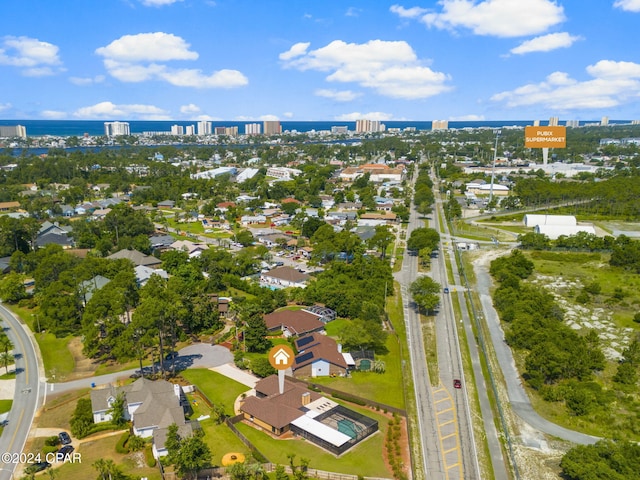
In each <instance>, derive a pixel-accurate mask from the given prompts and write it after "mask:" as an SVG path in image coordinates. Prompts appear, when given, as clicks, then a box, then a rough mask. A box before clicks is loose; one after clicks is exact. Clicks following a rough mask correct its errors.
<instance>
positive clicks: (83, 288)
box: [78, 275, 111, 306]
mask: <svg viewBox="0 0 640 480" xmlns="http://www.w3.org/2000/svg"><path fill="white" fill-rule="evenodd" d="M110 281H111V280H109V279H108V278H106V277H103V276H102V275H96V276H95V277H93V278H91V279H89V280H85V281H84V282H80V284H79V285H78V288H79V290H80V294H81V295H82V304H83V305H84V306H86V305H87V303H89V300H91V297H93V292H95V291H96V290H100V289H101V288H102V287H104V286H105V285H106V284H107V283H109V282H110Z"/></svg>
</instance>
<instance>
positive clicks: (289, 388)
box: [240, 375, 322, 428]
mask: <svg viewBox="0 0 640 480" xmlns="http://www.w3.org/2000/svg"><path fill="white" fill-rule="evenodd" d="M255 388H256V392H257V393H260V394H263V395H268V396H267V397H264V398H258V397H247V398H246V399H245V402H244V404H243V405H242V407H241V408H240V409H241V410H242V411H243V412H245V413H247V414H249V415H252V416H254V417H255V418H257V419H258V420H261V421H263V422H265V423H267V424H269V425H271V426H273V427H276V428H283V427H286V426H287V425H289V424H290V423H291V422H292V421H294V420H295V419H296V418H298V417H301V416H302V415H304V411H303V410H302V409H301V407H302V395H303V394H306V393H308V394H309V395H310V401H312V402H313V401H314V400H318V399H319V398H321V397H322V396H321V395H320V394H319V393H317V392H312V391H311V390H307V389H306V388H305V387H303V386H301V385H298V384H296V383H293V382H291V381H289V380H286V379H285V382H284V393H283V394H282V395H280V393H279V392H278V376H277V375H271V376H270V377H267V378H265V379H262V380H260V381H259V382H258V383H257V384H256V387H255Z"/></svg>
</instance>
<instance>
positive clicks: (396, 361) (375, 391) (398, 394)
mask: <svg viewBox="0 0 640 480" xmlns="http://www.w3.org/2000/svg"><path fill="white" fill-rule="evenodd" d="M389 304H390V305H391V307H393V306H394V305H395V302H394V300H393V297H390V300H389ZM391 307H390V308H391ZM394 314H396V315H397V313H394ZM400 315H401V312H400ZM401 318H402V317H400V319H401ZM348 323H349V320H345V319H336V320H334V321H333V322H329V323H328V324H327V325H326V327H325V329H326V331H327V335H329V336H332V337H336V338H337V337H338V336H339V335H340V331H341V330H342V329H343V328H344V327H345V326H346V325H347V324H348ZM394 323H395V322H394ZM386 345H387V349H388V353H387V354H385V355H376V359H378V360H382V361H383V362H385V365H386V371H385V373H373V372H352V373H351V377H349V378H346V377H335V378H330V377H316V378H313V379H310V380H311V381H313V382H314V383H317V384H320V385H327V386H329V387H331V388H335V389H337V390H341V391H343V392H348V393H351V394H354V395H358V396H360V397H364V398H368V399H371V400H374V401H376V402H380V403H384V404H386V405H391V406H393V407H398V408H405V403H404V395H403V388H404V386H403V375H402V361H401V358H400V347H399V344H398V339H397V337H396V336H395V335H393V334H390V335H389V336H388V338H387V343H386Z"/></svg>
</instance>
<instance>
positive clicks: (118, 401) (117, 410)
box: [107, 392, 127, 427]
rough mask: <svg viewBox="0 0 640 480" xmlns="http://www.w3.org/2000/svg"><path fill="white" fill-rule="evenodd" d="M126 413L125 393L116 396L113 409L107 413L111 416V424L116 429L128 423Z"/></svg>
mask: <svg viewBox="0 0 640 480" xmlns="http://www.w3.org/2000/svg"><path fill="white" fill-rule="evenodd" d="M124 411H125V398H124V393H122V392H120V393H118V394H117V395H116V397H115V398H114V399H113V402H112V403H111V407H110V408H109V410H108V411H107V414H108V415H111V423H112V424H113V425H115V426H116V427H121V426H122V425H124V424H125V423H127V419H126V418H125V416H124Z"/></svg>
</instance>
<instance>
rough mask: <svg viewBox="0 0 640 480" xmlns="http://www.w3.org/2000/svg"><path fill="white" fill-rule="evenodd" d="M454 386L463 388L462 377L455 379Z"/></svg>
mask: <svg viewBox="0 0 640 480" xmlns="http://www.w3.org/2000/svg"><path fill="white" fill-rule="evenodd" d="M453 388H462V382H461V381H460V379H458V378H454V379H453Z"/></svg>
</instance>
